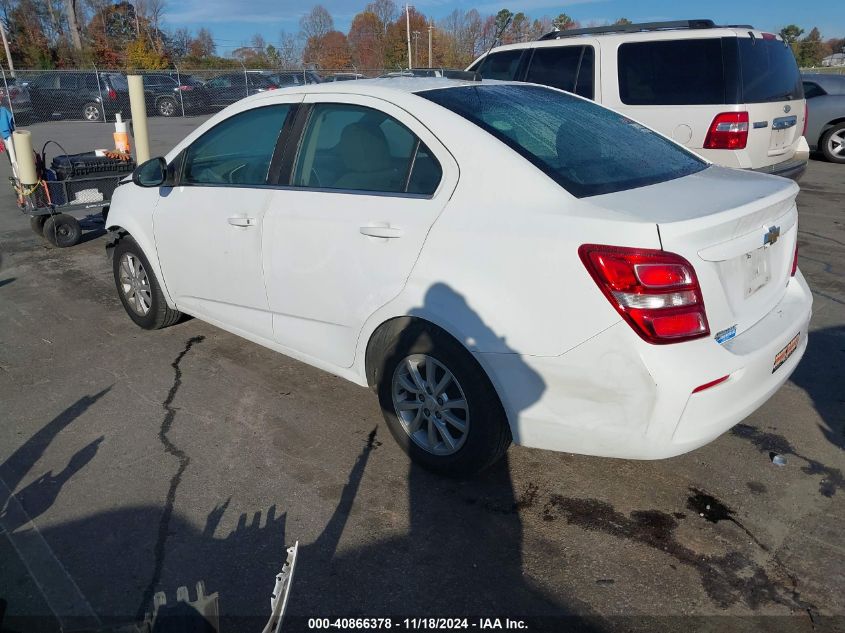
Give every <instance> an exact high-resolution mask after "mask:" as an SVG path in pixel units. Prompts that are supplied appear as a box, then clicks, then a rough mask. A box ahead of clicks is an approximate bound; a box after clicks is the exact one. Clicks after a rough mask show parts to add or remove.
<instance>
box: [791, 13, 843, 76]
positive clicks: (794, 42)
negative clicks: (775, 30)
mask: <svg viewBox="0 0 845 633" xmlns="http://www.w3.org/2000/svg"><path fill="white" fill-rule="evenodd" d="M803 34H804V29H802V28H801V27H799V26H797V25H795V24H790V25H788V26H785V27H783V28H782V29H781V30H780V36H781V37H782V38H783V40H784V41H785V42H787V43H788V44H789V45H790V47H792V53H793V54H794V55H795V59H796V60H797V61H798V65H799V66H800V67H801V68H812V67H814V66H818V65H819V64H820V63H821V61H822V59H824V58H825V57H827V56H828V55H832V54H833V53H845V38H842V37H838V38H837V37H833V38H830V39H827V40H822V34H821V33H820V32H819V29H818V27H816V26H814V27H813V28H812V29H810V32H809V33H807V35H806V36H805V37H803V38H802V37H801V36H802V35H803Z"/></svg>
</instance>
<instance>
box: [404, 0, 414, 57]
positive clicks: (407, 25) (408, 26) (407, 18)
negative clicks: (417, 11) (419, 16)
mask: <svg viewBox="0 0 845 633" xmlns="http://www.w3.org/2000/svg"><path fill="white" fill-rule="evenodd" d="M405 32H406V33H407V34H408V70H410V69H411V68H413V65H412V64H411V5H410V4H405Z"/></svg>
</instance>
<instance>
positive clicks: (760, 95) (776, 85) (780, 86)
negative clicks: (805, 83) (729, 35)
mask: <svg viewBox="0 0 845 633" xmlns="http://www.w3.org/2000/svg"><path fill="white" fill-rule="evenodd" d="M737 42H738V45H739V61H740V65H741V66H742V100H743V103H765V102H768V101H789V100H792V99H802V98H803V97H804V89H803V87H802V86H801V73H800V72H799V70H798V64H797V63H796V61H795V56H794V55H793V54H792V50H791V49H790V48H789V47H788V46H786V45H785V44H784V43H783V42H782V41H781V40H764V39H761V38H759V37H758V38H753V39H752V38H750V37H740V38H737Z"/></svg>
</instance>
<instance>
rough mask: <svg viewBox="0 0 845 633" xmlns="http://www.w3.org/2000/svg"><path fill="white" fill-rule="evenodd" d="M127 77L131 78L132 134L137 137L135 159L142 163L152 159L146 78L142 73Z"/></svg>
mask: <svg viewBox="0 0 845 633" xmlns="http://www.w3.org/2000/svg"><path fill="white" fill-rule="evenodd" d="M127 79H128V80H129V106H130V108H131V110H132V136H133V137H134V139H135V160H136V161H137V163H138V164H139V165H140V164H141V163H143V162H146V161H148V160H150V138H149V136H148V134H147V104H146V101H145V99H144V78H143V77H142V76H141V75H129V76H128V77H127Z"/></svg>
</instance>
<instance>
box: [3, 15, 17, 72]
mask: <svg viewBox="0 0 845 633" xmlns="http://www.w3.org/2000/svg"><path fill="white" fill-rule="evenodd" d="M0 33H2V34H3V48H5V49H6V61H7V62H8V64H9V74H10V75H12V77H14V76H15V64H14V63H13V62H12V53H11V52H10V51H9V40H8V39H7V38H6V27H5V26H4V25H3V23H2V22H0Z"/></svg>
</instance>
